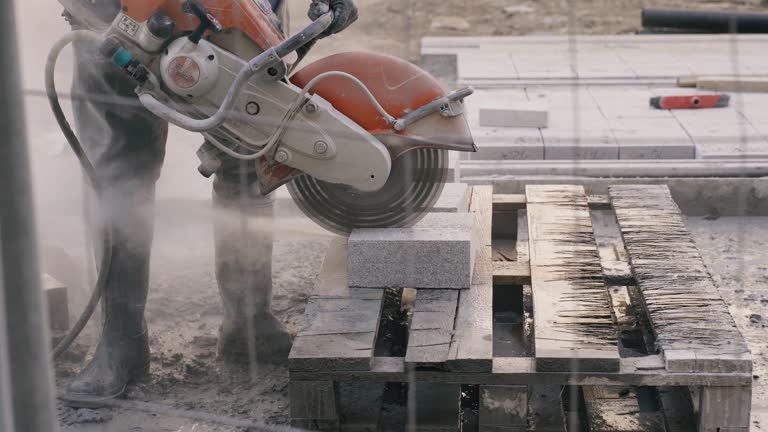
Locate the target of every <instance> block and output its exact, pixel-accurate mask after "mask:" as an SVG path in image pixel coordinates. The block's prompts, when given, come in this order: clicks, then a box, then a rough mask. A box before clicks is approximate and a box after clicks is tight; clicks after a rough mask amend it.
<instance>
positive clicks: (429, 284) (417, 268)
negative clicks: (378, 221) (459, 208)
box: [348, 213, 475, 289]
mask: <svg viewBox="0 0 768 432" xmlns="http://www.w3.org/2000/svg"><path fill="white" fill-rule="evenodd" d="M474 261H475V245H474V218H473V216H472V214H470V213H431V214H428V215H427V216H426V217H424V219H422V220H421V221H420V222H419V223H418V224H416V225H415V226H413V227H410V228H378V229H359V230H354V231H352V234H351V235H350V236H349V252H348V263H349V286H350V287H361V288H389V287H400V288H441V289H464V288H469V286H470V284H471V282H472V271H473V267H474Z"/></svg>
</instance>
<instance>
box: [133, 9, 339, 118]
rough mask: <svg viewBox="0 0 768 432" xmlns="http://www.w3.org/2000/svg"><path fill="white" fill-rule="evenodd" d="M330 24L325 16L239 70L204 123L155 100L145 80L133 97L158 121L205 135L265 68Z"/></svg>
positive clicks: (330, 15)
mask: <svg viewBox="0 0 768 432" xmlns="http://www.w3.org/2000/svg"><path fill="white" fill-rule="evenodd" d="M332 22H333V13H332V12H329V13H326V14H325V15H322V16H320V17H319V18H318V19H316V20H315V21H313V22H312V23H311V24H309V25H308V26H307V27H306V28H304V29H303V30H301V31H300V32H298V33H296V34H295V35H293V36H291V37H289V38H288V39H286V40H285V41H283V42H282V43H281V44H279V45H277V46H275V47H272V48H270V49H268V50H266V51H264V52H263V53H261V54H259V55H257V56H256V57H254V58H253V59H251V60H250V61H249V62H248V63H247V64H246V65H245V66H244V67H243V69H241V70H240V72H239V73H238V74H237V77H235V80H234V81H233V83H232V86H231V87H230V88H229V91H228V92H227V95H226V96H225V97H224V101H223V102H222V104H221V106H220V107H219V109H218V111H216V113H214V114H213V115H212V116H210V117H208V118H206V119H194V118H191V117H188V116H186V115H184V114H182V113H180V112H179V111H178V110H176V109H174V108H172V107H169V106H167V105H165V104H164V103H163V102H161V101H160V100H158V98H157V97H155V95H154V94H152V93H153V92H159V91H160V89H159V86H158V85H157V84H156V83H155V82H153V80H149V81H148V82H147V83H146V84H144V85H143V86H140V87H139V88H138V90H137V93H138V94H139V100H140V101H141V103H142V104H143V105H144V106H145V107H146V108H147V109H148V110H149V111H151V112H152V113H154V114H155V115H157V116H158V117H160V118H162V119H164V120H167V121H168V122H170V123H173V124H174V125H176V126H179V127H181V128H184V129H186V130H189V131H191V132H205V131H209V130H211V129H215V128H217V127H219V126H221V125H222V124H223V123H224V122H225V121H226V120H227V117H228V116H229V114H230V113H231V112H232V108H233V107H234V105H235V102H236V100H237V97H238V96H239V93H240V90H241V89H242V88H243V86H245V85H246V83H247V82H248V81H249V80H250V79H251V78H252V77H253V76H254V75H256V74H258V73H260V72H265V73H266V71H268V70H269V68H271V67H272V66H274V65H275V64H277V63H279V62H281V61H282V59H283V58H284V57H285V56H287V55H288V54H290V53H292V52H294V51H296V50H298V49H299V48H301V47H303V46H305V45H307V44H308V43H310V42H312V41H314V40H316V39H317V38H318V37H319V36H320V35H321V34H322V33H323V32H324V31H325V30H326V29H327V28H328V27H329V26H330V25H331V23H332Z"/></svg>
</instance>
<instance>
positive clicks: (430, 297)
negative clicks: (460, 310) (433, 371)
mask: <svg viewBox="0 0 768 432" xmlns="http://www.w3.org/2000/svg"><path fill="white" fill-rule="evenodd" d="M458 297H459V291H457V290H419V291H418V292H417V294H416V303H415V305H414V308H413V318H412V320H411V325H410V327H409V336H408V351H407V353H406V355H405V362H406V364H408V365H409V366H411V367H444V364H445V361H446V360H448V355H449V351H450V346H451V340H452V338H453V326H454V321H455V319H456V302H457V301H458Z"/></svg>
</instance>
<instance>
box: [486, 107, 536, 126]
mask: <svg viewBox="0 0 768 432" xmlns="http://www.w3.org/2000/svg"><path fill="white" fill-rule="evenodd" d="M548 118H549V112H548V110H547V107H546V105H544V104H541V103H531V102H528V103H524V104H515V103H511V102H506V101H497V102H496V103H494V104H484V105H481V106H480V126H485V127H505V128H543V127H547V120H548Z"/></svg>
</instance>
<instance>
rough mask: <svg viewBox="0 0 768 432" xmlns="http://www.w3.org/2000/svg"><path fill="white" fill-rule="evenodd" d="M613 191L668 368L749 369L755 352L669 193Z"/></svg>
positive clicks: (654, 188)
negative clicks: (724, 298)
mask: <svg viewBox="0 0 768 432" xmlns="http://www.w3.org/2000/svg"><path fill="white" fill-rule="evenodd" d="M609 194H610V197H611V200H612V202H613V207H614V208H615V210H616V218H617V221H618V224H619V228H620V229H621V235H622V237H623V239H624V245H625V247H626V250H627V253H628V255H629V260H630V263H631V265H632V270H633V273H634V276H635V280H636V281H637V287H638V288H639V290H640V292H641V294H642V297H643V302H644V304H645V309H646V310H647V312H648V317H649V319H650V322H651V324H652V327H653V331H654V333H655V335H656V343H657V345H658V346H659V347H660V348H661V349H662V350H663V352H664V357H665V359H666V366H667V370H669V371H675V372H750V371H751V370H752V360H751V356H750V354H749V348H748V347H747V345H746V343H745V342H744V339H743V337H742V335H741V333H740V332H739V330H738V328H736V324H735V322H734V320H733V317H732V316H731V314H730V313H729V312H728V307H727V305H726V304H725V302H724V301H723V299H722V297H721V296H720V294H719V293H718V292H717V287H716V286H715V283H714V281H713V280H712V276H711V275H710V274H709V271H708V270H707V268H706V266H705V265H704V261H703V260H702V258H701V255H700V254H699V251H698V249H697V248H696V244H695V243H694V242H693V240H692V239H691V236H690V234H689V233H688V229H687V228H686V226H685V223H684V222H683V217H682V215H681V213H680V209H679V208H678V207H677V204H675V202H674V200H673V199H672V196H671V194H670V192H669V188H667V186H665V185H650V186H633V185H627V186H613V187H611V188H610V189H609Z"/></svg>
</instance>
